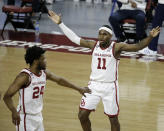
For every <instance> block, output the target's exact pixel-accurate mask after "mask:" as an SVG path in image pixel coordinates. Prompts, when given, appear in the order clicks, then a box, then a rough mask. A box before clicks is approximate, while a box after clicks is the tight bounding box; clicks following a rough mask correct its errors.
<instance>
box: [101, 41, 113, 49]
mask: <svg viewBox="0 0 164 131" xmlns="http://www.w3.org/2000/svg"><path fill="white" fill-rule="evenodd" d="M110 44H111V42H107V43H102V44H100V47H101V48H107V47H109V46H110Z"/></svg>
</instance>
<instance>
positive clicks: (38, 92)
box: [32, 86, 44, 99]
mask: <svg viewBox="0 0 164 131" xmlns="http://www.w3.org/2000/svg"><path fill="white" fill-rule="evenodd" d="M33 91H34V92H33V96H32V98H33V99H36V98H39V95H43V92H44V86H41V88H39V87H34V88H33Z"/></svg>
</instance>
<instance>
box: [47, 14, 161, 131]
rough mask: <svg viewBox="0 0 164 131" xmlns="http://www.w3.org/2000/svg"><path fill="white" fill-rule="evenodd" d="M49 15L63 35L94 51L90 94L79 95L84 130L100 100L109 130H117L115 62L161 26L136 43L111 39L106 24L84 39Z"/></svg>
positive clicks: (87, 130)
mask: <svg viewBox="0 0 164 131" xmlns="http://www.w3.org/2000/svg"><path fill="white" fill-rule="evenodd" d="M49 18H50V19H51V20H52V21H53V22H54V23H56V24H58V25H59V27H60V28H61V30H62V31H63V32H64V34H65V35H66V36H67V37H68V38H69V39H70V40H71V41H72V42H74V43H75V44H77V45H80V46H83V47H87V48H90V49H92V50H93V53H92V65H91V75H90V81H89V83H88V87H89V88H90V89H91V91H92V93H91V94H89V93H86V97H82V99H81V103H80V109H79V114H78V117H79V120H80V122H81V126H82V128H83V131H91V130H92V129H91V122H90V119H89V115H90V113H91V111H92V110H95V109H96V106H97V105H98V103H99V101H100V100H102V102H103V105H104V113H105V114H106V115H107V116H108V118H109V120H110V123H111V131H120V124H119V120H118V114H119V87H118V64H119V58H120V54H121V52H122V51H138V50H141V49H143V48H144V47H146V46H147V45H148V44H149V43H150V41H151V40H152V39H153V38H154V37H156V36H157V35H158V34H159V32H160V28H159V27H156V28H154V29H153V30H151V31H150V34H149V36H148V37H147V38H145V39H144V40H142V41H141V42H139V43H136V44H126V43H116V42H111V38H112V34H113V31H112V29H111V27H109V26H108V25H104V26H102V27H100V28H99V34H98V41H93V40H85V39H83V38H81V37H79V36H77V35H76V34H75V33H74V32H73V31H72V30H71V29H69V28H68V27H67V26H66V25H65V24H64V23H63V22H62V20H61V16H60V15H58V14H56V13H55V12H53V11H49Z"/></svg>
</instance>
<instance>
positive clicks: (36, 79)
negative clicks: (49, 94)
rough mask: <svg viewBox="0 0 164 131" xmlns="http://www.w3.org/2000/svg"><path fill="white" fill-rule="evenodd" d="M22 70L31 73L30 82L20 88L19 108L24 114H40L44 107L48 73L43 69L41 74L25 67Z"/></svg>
mask: <svg viewBox="0 0 164 131" xmlns="http://www.w3.org/2000/svg"><path fill="white" fill-rule="evenodd" d="M22 72H23V73H26V74H28V75H29V80H30V83H29V84H28V86H26V87H22V88H21V89H20V90H19V105H18V108H17V110H18V111H19V112H20V113H23V114H32V115H35V114H38V113H40V112H41V111H42V108H43V93H44V89H45V85H46V74H45V72H44V71H43V70H41V74H40V76H37V75H35V74H34V73H32V72H30V71H29V70H28V69H23V70H22V71H21V73H22Z"/></svg>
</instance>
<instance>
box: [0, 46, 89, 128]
mask: <svg viewBox="0 0 164 131" xmlns="http://www.w3.org/2000/svg"><path fill="white" fill-rule="evenodd" d="M44 53H45V50H43V49H42V48H40V47H37V46H33V47H29V48H28V49H27V50H26V54H25V60H26V63H27V64H29V69H23V70H22V71H21V72H20V73H19V74H18V75H17V77H16V78H15V80H14V82H13V83H12V84H11V85H10V87H9V88H8V90H7V91H6V93H5V95H4V98H3V99H4V102H5V103H6V105H7V107H8V108H9V109H10V111H11V112H12V122H13V124H15V125H16V130H17V131H27V130H28V131H44V126H43V118H42V113H41V111H42V108H43V94H44V90H45V85H46V80H51V81H54V82H56V83H57V84H59V85H62V86H65V87H69V88H72V89H75V90H77V91H79V92H80V93H81V94H82V95H84V93H90V89H88V87H84V88H81V87H78V86H76V85H74V84H72V83H70V82H69V81H67V80H66V79H64V78H62V77H59V76H56V75H55V74H54V73H51V72H50V71H48V70H46V57H45V56H44ZM18 91H19V105H18V108H17V110H16V108H15V106H14V104H13V100H12V96H14V95H15V94H16V92H18Z"/></svg>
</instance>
